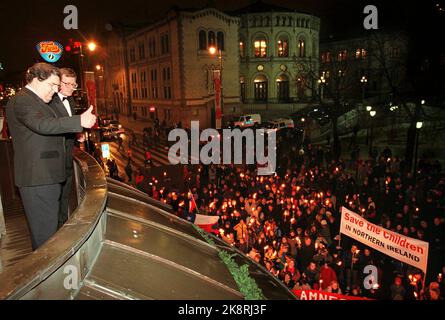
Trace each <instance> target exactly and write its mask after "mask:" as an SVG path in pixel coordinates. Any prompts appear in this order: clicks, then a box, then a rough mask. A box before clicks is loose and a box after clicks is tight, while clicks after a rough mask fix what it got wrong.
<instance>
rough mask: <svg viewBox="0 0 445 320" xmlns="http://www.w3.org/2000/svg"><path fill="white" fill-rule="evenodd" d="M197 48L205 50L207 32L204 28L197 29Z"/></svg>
mask: <svg viewBox="0 0 445 320" xmlns="http://www.w3.org/2000/svg"><path fill="white" fill-rule="evenodd" d="M199 50H207V34H206V32H205V31H204V30H201V31H199Z"/></svg>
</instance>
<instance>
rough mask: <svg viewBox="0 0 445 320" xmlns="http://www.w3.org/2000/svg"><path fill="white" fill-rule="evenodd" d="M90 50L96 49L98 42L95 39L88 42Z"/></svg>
mask: <svg viewBox="0 0 445 320" xmlns="http://www.w3.org/2000/svg"><path fill="white" fill-rule="evenodd" d="M88 50H90V51H94V50H96V44H95V43H94V42H93V41H90V42H89V43H88Z"/></svg>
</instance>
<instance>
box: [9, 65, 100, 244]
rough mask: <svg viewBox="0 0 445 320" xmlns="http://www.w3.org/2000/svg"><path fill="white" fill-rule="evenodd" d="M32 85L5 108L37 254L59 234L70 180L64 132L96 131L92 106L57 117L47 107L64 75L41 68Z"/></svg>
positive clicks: (30, 77)
mask: <svg viewBox="0 0 445 320" xmlns="http://www.w3.org/2000/svg"><path fill="white" fill-rule="evenodd" d="M26 82H27V86H26V87H25V88H23V89H22V90H21V91H20V92H19V93H18V94H17V95H16V96H15V97H14V98H13V99H11V100H10V101H9V102H8V105H7V106H6V119H7V122H8V126H9V129H10V131H11V136H12V142H13V148H14V177H15V184H16V186H17V187H18V188H19V191H20V195H21V198H22V202H23V207H24V209H25V214H26V218H27V220H28V225H29V229H30V232H31V242H32V248H33V250H35V249H37V248H38V247H40V246H41V245H42V244H43V243H44V242H46V241H47V240H48V239H49V238H50V237H51V236H52V235H53V234H54V233H55V232H56V231H57V220H58V212H59V200H60V195H61V190H62V186H61V183H62V182H64V181H65V180H66V172H65V137H64V136H63V135H62V134H64V133H70V132H71V133H74V132H80V131H82V127H84V128H91V127H92V126H93V125H94V123H95V122H96V116H95V115H93V114H92V113H91V112H92V107H90V108H89V109H88V110H87V111H86V112H84V113H83V114H82V115H79V116H75V115H74V116H72V117H63V118H60V117H58V116H57V114H56V113H55V111H54V110H52V109H51V107H50V106H49V105H48V104H47V103H49V102H50V101H51V99H52V96H53V94H54V93H55V92H57V91H58V90H59V86H60V72H59V69H57V68H56V67H54V66H52V65H50V64H47V63H37V64H35V65H33V66H32V67H31V68H29V69H28V70H27V72H26Z"/></svg>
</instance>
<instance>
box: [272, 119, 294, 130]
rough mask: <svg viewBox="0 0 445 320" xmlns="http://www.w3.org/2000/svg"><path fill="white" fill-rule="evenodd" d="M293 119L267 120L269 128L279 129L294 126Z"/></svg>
mask: <svg viewBox="0 0 445 320" xmlns="http://www.w3.org/2000/svg"><path fill="white" fill-rule="evenodd" d="M294 127H295V126H294V120H292V119H276V120H273V121H270V122H269V126H268V128H269V129H275V130H280V129H283V128H294Z"/></svg>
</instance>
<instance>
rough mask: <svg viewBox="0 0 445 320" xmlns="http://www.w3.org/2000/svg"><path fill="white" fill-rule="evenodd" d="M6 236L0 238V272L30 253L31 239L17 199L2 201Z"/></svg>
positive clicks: (20, 203)
mask: <svg viewBox="0 0 445 320" xmlns="http://www.w3.org/2000/svg"><path fill="white" fill-rule="evenodd" d="M3 211H4V216H5V224H6V235H3V236H2V237H1V238H0V270H1V269H2V268H4V267H7V266H10V265H12V264H14V263H16V262H17V261H19V260H20V259H21V258H23V257H25V256H26V255H28V254H30V253H31V252H32V249H31V238H30V236H29V230H28V224H27V222H26V217H25V212H24V210H23V206H22V202H21V200H20V199H19V198H17V199H13V200H6V199H4V203H3Z"/></svg>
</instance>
